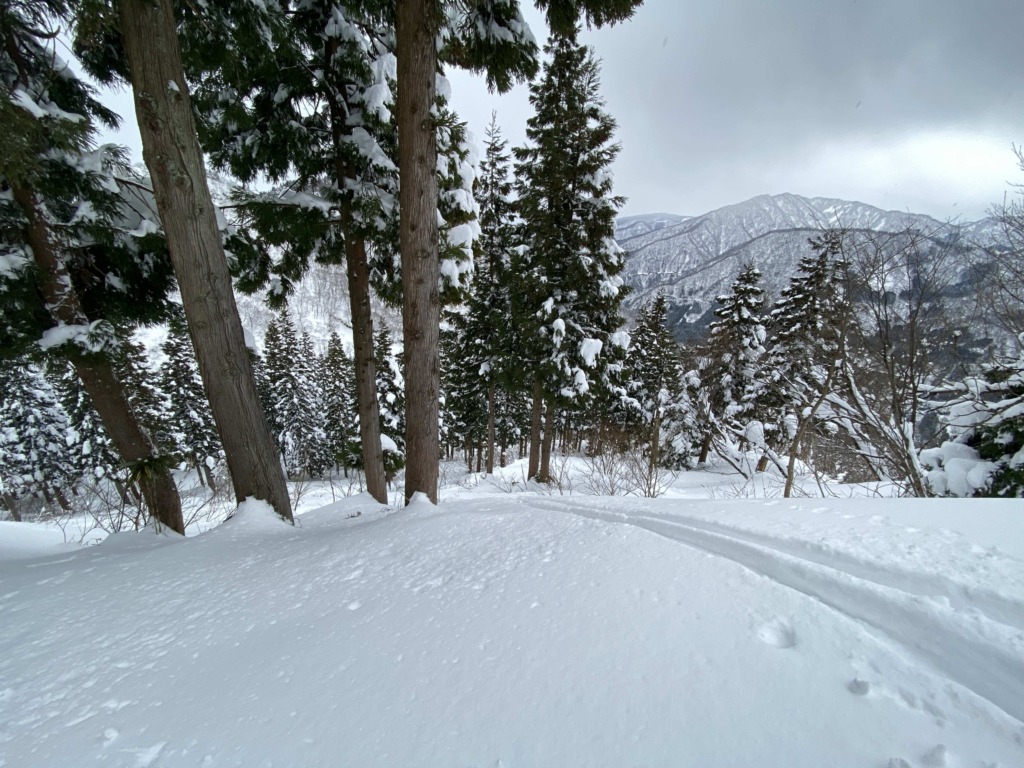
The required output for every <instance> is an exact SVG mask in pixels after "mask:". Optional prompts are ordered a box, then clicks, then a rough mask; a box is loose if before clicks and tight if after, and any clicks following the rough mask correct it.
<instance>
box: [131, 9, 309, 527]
mask: <svg viewBox="0 0 1024 768" xmlns="http://www.w3.org/2000/svg"><path fill="white" fill-rule="evenodd" d="M118 8H119V11H120V21H121V33H122V35H123V38H124V47H125V52H126V54H127V56H128V63H129V66H130V69H131V78H132V89H133V91H134V94H135V110H136V114H137V117H138V121H139V131H140V133H141V135H142V146H143V157H144V158H145V161H146V166H147V167H148V168H149V173H150V176H151V177H152V180H153V192H154V194H155V196H156V203H157V209H158V210H159V212H160V220H161V223H162V224H163V227H164V232H165V233H166V236H167V245H168V248H169V250H170V253H171V261H172V262H173V264H174V272H175V274H176V275H177V278H178V287H179V289H180V290H181V298H182V303H183V305H184V308H185V316H186V318H187V320H188V327H189V334H190V335H191V337H192V344H193V346H194V347H195V353H196V358H197V360H198V362H199V373H200V375H201V376H202V379H203V386H204V388H205V390H206V396H207V398H208V399H209V401H210V409H211V410H212V411H213V418H214V421H215V422H216V424H217V431H218V433H219V434H220V439H221V443H222V445H223V446H224V454H225V456H226V457H227V463H228V470H229V471H230V473H231V480H232V483H233V485H234V490H235V497H236V498H237V499H238V501H239V502H241V501H243V500H245V499H246V498H248V497H255V498H257V499H261V500H264V501H266V502H268V503H269V504H270V505H271V506H272V507H273V508H274V510H276V511H277V513H278V514H279V515H280V516H281V517H283V518H284V519H285V520H289V521H290V520H291V519H292V512H291V503H290V500H289V498H288V488H287V486H286V485H285V479H284V473H283V471H282V469H281V462H280V460H279V458H278V455H277V451H276V450H275V448H274V441H273V439H272V438H271V435H270V430H269V429H268V427H267V422H266V419H265V417H264V415H263V412H262V410H261V408H260V404H259V398H258V396H257V393H256V384H255V382H254V380H253V374H252V364H251V362H250V360H249V354H248V351H247V350H246V347H245V337H244V335H243V332H242V323H241V321H240V320H239V318H238V309H237V307H236V306H235V296H234V292H233V290H232V285H231V276H230V274H229V273H228V265H227V260H226V259H225V257H224V247H223V243H222V241H221V236H220V232H219V231H218V230H217V217H216V212H215V211H214V207H213V201H212V200H211V198H210V190H209V187H208V186H207V182H206V167H205V165H204V162H203V155H202V152H201V151H200V149H199V139H198V137H197V135H196V126H195V120H194V118H193V115H192V104H191V99H190V98H189V94H188V86H187V85H186V83H185V75H184V72H183V70H182V65H181V51H180V49H179V47H178V38H177V33H176V31H175V29H176V26H175V18H174V4H173V2H172V0H119V3H118Z"/></svg>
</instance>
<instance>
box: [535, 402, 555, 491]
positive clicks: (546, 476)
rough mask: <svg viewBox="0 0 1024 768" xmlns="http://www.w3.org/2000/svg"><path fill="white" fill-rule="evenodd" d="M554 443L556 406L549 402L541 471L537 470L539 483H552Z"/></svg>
mask: <svg viewBox="0 0 1024 768" xmlns="http://www.w3.org/2000/svg"><path fill="white" fill-rule="evenodd" d="M554 443H555V404H554V403H552V402H551V401H550V400H548V401H546V402H545V403H544V439H543V440H542V441H541V444H540V469H539V470H537V480H538V482H541V483H550V482H551V448H552V446H553V445H554Z"/></svg>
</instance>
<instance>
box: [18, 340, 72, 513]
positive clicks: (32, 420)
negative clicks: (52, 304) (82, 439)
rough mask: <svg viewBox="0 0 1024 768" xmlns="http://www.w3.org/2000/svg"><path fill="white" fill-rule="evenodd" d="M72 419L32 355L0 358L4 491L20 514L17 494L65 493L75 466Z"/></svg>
mask: <svg viewBox="0 0 1024 768" xmlns="http://www.w3.org/2000/svg"><path fill="white" fill-rule="evenodd" d="M68 433H69V428H68V422H67V416H66V415H65V413H64V410H63V409H62V408H61V407H60V405H59V404H58V402H57V400H56V397H55V396H54V393H53V390H52V389H51V387H50V385H49V384H48V383H47V381H46V379H45V378H44V377H43V375H42V372H41V371H40V370H39V369H38V368H36V367H35V366H34V365H33V364H32V363H31V362H30V361H29V360H28V359H26V358H21V359H19V360H2V361H0V494H2V496H3V502H4V506H5V507H7V509H8V510H9V511H10V512H11V513H12V514H15V515H17V511H18V505H17V504H16V503H15V502H16V500H17V499H19V498H22V497H27V496H35V497H38V498H40V499H46V500H47V501H52V500H54V499H55V498H56V499H62V498H63V491H64V489H66V488H67V487H69V486H70V485H71V484H72V481H73V478H74V474H75V467H74V462H73V461H72V456H71V454H70V452H69V450H68Z"/></svg>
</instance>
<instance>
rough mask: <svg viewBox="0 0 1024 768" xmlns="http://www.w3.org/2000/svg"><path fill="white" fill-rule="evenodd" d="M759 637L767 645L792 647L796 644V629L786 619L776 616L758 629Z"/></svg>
mask: <svg viewBox="0 0 1024 768" xmlns="http://www.w3.org/2000/svg"><path fill="white" fill-rule="evenodd" d="M757 637H758V639H759V640H760V641H761V642H762V643H764V644H765V645H771V646H774V647H776V648H792V647H793V646H795V645H796V630H795V629H793V625H792V624H790V623H789V621H787V620H786V619H783V618H775V619H772V620H771V621H769V622H768V623H767V624H765V625H764V626H762V627H761V628H760V629H759V630H757Z"/></svg>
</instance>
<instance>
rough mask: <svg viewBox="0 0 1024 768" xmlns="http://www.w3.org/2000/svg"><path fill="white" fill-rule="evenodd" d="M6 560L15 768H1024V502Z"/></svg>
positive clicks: (112, 541) (619, 511)
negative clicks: (376, 767)
mask: <svg viewBox="0 0 1024 768" xmlns="http://www.w3.org/2000/svg"><path fill="white" fill-rule="evenodd" d="M356 512H359V513H360V515H359V516H358V517H351V516H352V515H355V513H356ZM0 542H4V543H5V546H4V547H0V766H4V767H5V768H34V767H37V766H38V767H42V766H81V767H89V766H125V767H126V768H146V767H149V766H152V767H154V768H157V767H160V766H167V767H170V766H215V767H221V766H245V767H246V768H255V767H258V766H266V767H268V768H269V767H270V766H275V767H278V766H359V767H365V766H403V767H408V766H439V767H440V766H451V767H452V768H455V767H459V768H466V767H467V766H479V767H480V768H483V767H484V766H488V767H490V768H494V767H495V766H501V768H518V767H522V766H536V767H539V768H543V767H546V766H558V767H559V768H568V767H571V766H608V767H609V768H612V767H615V768H620V767H623V766H675V767H678V766H694V767H695V768H696V767H698V766H699V767H700V768H714V767H716V766H736V767H737V768H742V767H750V768H764V767H766V766H767V767H771V766H779V767H780V768H783V767H784V768H801V767H804V766H806V768H822V767H823V766H831V767H837V766H850V767H851V768H852V767H853V766H857V767H858V768H865V767H871V766H878V767H879V768H886V767H889V768H892V767H893V766H896V767H897V768H903V767H904V766H914V767H917V766H972V767H977V768H981V767H982V766H989V767H990V766H1003V767H1004V768H1019V767H1020V766H1024V723H1022V721H1024V632H1022V627H1024V561H1022V559H1021V556H1022V550H1024V510H1022V509H1021V505H1020V503H1019V502H1009V501H1008V502H999V501H993V502H980V501H971V502H957V501H950V500H931V501H920V502H915V501H907V500H883V499H841V500H840V499H828V500H822V499H810V500H807V499H805V500H781V499H776V500H767V501H766V500H763V499H762V500H750V499H736V500H724V501H723V500H703V501H689V500H654V501H649V500H641V499H621V498H617V499H608V498H605V499H601V498H580V497H559V496H544V495H532V494H521V495H518V496H512V495H504V494H484V493H479V494H472V495H469V494H467V495H466V496H464V497H462V498H456V499H455V500H452V501H448V502H445V503H443V504H442V505H441V506H440V507H437V508H434V507H431V506H430V505H429V504H427V503H425V502H421V503H416V504H414V505H413V506H411V507H409V508H407V509H405V510H402V511H391V510H385V509H381V508H380V506H379V505H376V504H374V503H373V502H372V501H370V500H369V499H368V498H367V497H365V496H363V497H356V498H354V499H349V500H346V501H344V502H339V503H337V504H334V505H332V506H329V507H325V508H323V509H320V510H317V511H314V512H310V513H308V514H306V515H304V516H302V517H301V518H299V525H298V526H296V527H290V526H288V525H285V524H284V523H282V522H280V521H279V520H278V519H277V518H275V517H274V516H273V515H272V514H271V513H270V512H269V510H267V509H266V508H264V507H261V506H260V505H256V504H249V505H246V507H245V508H243V509H242V510H241V511H240V512H239V513H238V514H236V515H235V516H234V518H232V519H231V520H229V521H227V522H226V523H224V524H223V525H221V526H220V527H218V528H215V529H213V530H211V531H209V532H207V533H204V534H202V535H199V536H196V537H194V538H189V539H178V538H169V537H164V536H156V535H153V534H152V533H151V532H145V533H138V534H135V533H133V534H118V535H114V536H112V537H110V538H109V539H107V540H106V541H105V542H104V543H103V544H100V545H99V546H93V547H69V546H66V545H61V546H58V545H55V544H53V543H51V542H49V541H48V540H47V541H43V540H42V539H41V538H40V537H39V536H38V535H37V532H33V531H32V529H31V527H28V526H25V525H24V524H15V523H0Z"/></svg>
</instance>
